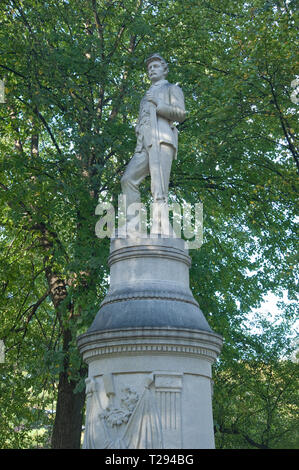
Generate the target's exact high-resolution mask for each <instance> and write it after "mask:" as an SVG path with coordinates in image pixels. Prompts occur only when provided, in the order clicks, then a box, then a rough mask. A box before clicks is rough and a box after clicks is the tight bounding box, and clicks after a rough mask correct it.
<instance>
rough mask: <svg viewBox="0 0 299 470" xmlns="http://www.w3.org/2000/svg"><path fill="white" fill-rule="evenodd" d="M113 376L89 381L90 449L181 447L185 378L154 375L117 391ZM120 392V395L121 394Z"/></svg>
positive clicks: (86, 445) (87, 444) (86, 442)
mask: <svg viewBox="0 0 299 470" xmlns="http://www.w3.org/2000/svg"><path fill="white" fill-rule="evenodd" d="M120 380H121V379H120V378H119V377H116V376H115V375H113V374H108V375H104V376H102V377H99V378H92V379H90V378H89V379H87V381H86V384H87V387H86V394H87V409H86V429H85V436H84V444H83V447H84V448H87V449H103V448H104V449H105V448H106V449H109V448H110V449H162V448H180V446H181V388H182V376H181V374H173V373H172V374H165V373H159V372H155V373H151V374H149V375H146V376H144V377H143V379H142V383H141V384H140V383H139V386H138V388H139V390H136V389H135V387H132V386H130V385H125V386H121V384H120V383H118V384H117V385H118V387H115V383H114V382H115V381H116V382H120ZM117 390H118V391H117Z"/></svg>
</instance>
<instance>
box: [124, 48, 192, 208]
mask: <svg viewBox="0 0 299 470" xmlns="http://www.w3.org/2000/svg"><path fill="white" fill-rule="evenodd" d="M146 65H147V71H148V75H149V78H150V80H151V82H152V85H151V87H150V89H149V90H148V92H147V93H146V94H145V96H144V97H143V98H142V100H141V103H140V110H139V117H138V122H137V126H136V135H137V145H136V149H135V153H134V156H133V157H132V159H131V161H130V162H129V164H128V166H127V168H126V170H125V173H124V175H123V177H122V179H121V186H122V192H123V194H124V195H125V196H126V205H127V207H128V206H129V205H130V204H132V203H135V202H140V193H139V190H138V187H139V185H140V183H141V182H142V181H143V179H144V178H145V177H146V176H148V175H149V174H150V176H151V193H152V196H153V200H154V202H159V203H167V197H168V186H169V177H170V170H171V164H172V160H173V159H174V158H176V155H177V148H178V138H177V129H176V127H175V125H174V122H182V121H184V119H185V103H184V95H183V92H182V90H181V88H180V87H178V86H177V85H173V84H171V83H169V82H168V81H167V80H166V78H165V77H166V75H167V73H168V66H167V63H166V62H165V60H164V59H163V57H161V56H160V55H159V54H153V55H151V56H150V57H149V58H148V59H147V61H146Z"/></svg>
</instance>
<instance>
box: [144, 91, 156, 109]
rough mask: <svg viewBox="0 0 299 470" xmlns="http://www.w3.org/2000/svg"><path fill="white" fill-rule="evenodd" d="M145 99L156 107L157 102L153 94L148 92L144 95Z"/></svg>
mask: <svg viewBox="0 0 299 470" xmlns="http://www.w3.org/2000/svg"><path fill="white" fill-rule="evenodd" d="M146 98H147V100H148V101H150V102H151V103H153V104H154V105H155V106H157V105H158V102H157V99H156V98H155V96H154V94H153V92H152V91H148V92H147V93H146Z"/></svg>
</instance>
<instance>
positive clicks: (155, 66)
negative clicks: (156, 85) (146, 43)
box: [147, 60, 165, 82]
mask: <svg viewBox="0 0 299 470" xmlns="http://www.w3.org/2000/svg"><path fill="white" fill-rule="evenodd" d="M147 71H148V76H149V78H150V80H151V81H152V82H157V81H158V80H161V79H162V78H164V77H165V69H164V66H163V64H162V63H161V62H160V61H159V60H153V61H152V62H150V63H149V65H148V68H147Z"/></svg>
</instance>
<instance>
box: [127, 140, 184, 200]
mask: <svg viewBox="0 0 299 470" xmlns="http://www.w3.org/2000/svg"><path fill="white" fill-rule="evenodd" d="M150 151H151V148H143V149H142V151H141V152H138V153H135V154H134V156H133V157H132V159H131V160H130V162H129V164H128V166H127V168H126V170H125V173H124V175H123V177H122V179H121V187H122V193H123V194H124V195H125V196H126V206H127V207H129V205H130V204H132V203H134V202H140V193H139V189H138V188H139V185H140V183H141V182H142V181H143V180H144V178H145V177H146V176H148V175H149V174H150V176H151V192H152V196H153V199H154V202H159V201H161V202H162V201H164V202H166V201H167V195H168V187H169V178H170V170H171V164H172V160H173V157H174V152H175V150H174V148H173V147H172V146H171V145H168V144H160V152H159V160H160V165H161V168H160V165H159V164H157V163H155V164H153V163H151V161H152V159H151V158H150ZM161 180H162V181H163V182H161Z"/></svg>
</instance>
